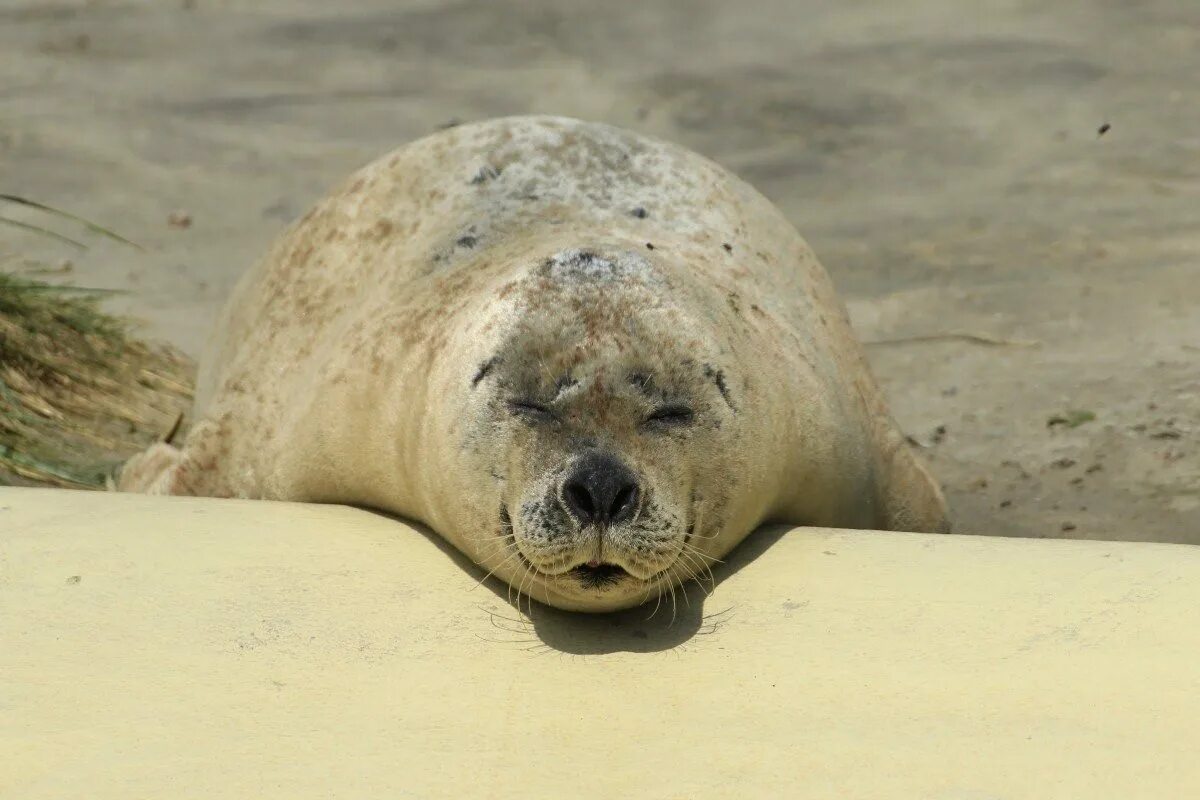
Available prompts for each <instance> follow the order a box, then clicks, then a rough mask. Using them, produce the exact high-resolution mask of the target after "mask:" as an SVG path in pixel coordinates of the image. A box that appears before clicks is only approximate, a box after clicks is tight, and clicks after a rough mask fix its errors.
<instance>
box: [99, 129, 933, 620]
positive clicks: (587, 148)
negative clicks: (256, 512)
mask: <svg viewBox="0 0 1200 800" xmlns="http://www.w3.org/2000/svg"><path fill="white" fill-rule="evenodd" d="M192 419H193V421H194V423H193V425H192V426H191V428H190V430H189V432H188V434H187V436H186V438H185V440H184V441H183V442H182V444H181V445H180V446H179V447H175V446H173V445H170V444H166V443H163V444H159V445H156V446H155V447H153V448H151V449H150V450H148V451H146V452H144V453H142V454H140V455H137V456H135V457H134V458H133V459H131V460H130V461H129V462H128V464H127V465H126V467H125V469H124V470H123V471H122V473H121V475H120V477H119V483H118V488H119V489H121V490H126V491H141V492H150V493H160V494H191V495H208V496H218V497H244V498H262V499H277V500H294V501H308V502H317V503H347V504H353V505H359V506H364V507H368V508H374V509H379V510H382V511H386V512H390V513H393V514H396V515H400V516H402V517H407V518H410V519H413V520H417V521H420V522H422V523H425V524H427V525H428V526H429V527H431V528H432V529H433V530H434V531H436V532H437V533H438V534H439V535H441V536H442V537H444V538H445V539H446V540H447V541H449V542H450V543H452V544H453V545H454V546H455V547H457V548H458V549H459V550H460V551H462V552H463V553H465V554H466V555H467V556H468V557H470V558H471V559H472V560H474V561H475V562H476V563H477V564H479V565H481V566H482V567H483V568H484V569H486V570H489V571H491V572H493V573H495V574H496V575H498V576H499V577H501V578H502V579H504V580H506V581H507V582H508V583H509V585H510V586H511V587H513V588H515V589H516V590H517V593H518V597H520V595H521V594H526V595H528V596H530V597H533V598H535V599H537V600H540V601H542V602H546V603H549V604H551V605H554V606H558V607H560V608H565V609H570V610H579V611H608V610H615V609H619V608H625V607H629V606H633V605H636V604H638V603H641V602H644V601H646V600H648V599H653V598H655V597H658V596H660V595H661V593H663V592H667V591H673V590H674V587H675V586H676V585H677V584H679V583H680V582H681V581H684V580H687V579H688V578H690V577H695V576H696V575H698V574H699V573H700V572H701V571H702V570H705V569H707V568H708V566H709V565H710V564H711V563H712V562H713V561H715V560H716V559H719V558H721V557H722V556H723V555H725V554H726V553H727V552H728V551H729V550H730V549H731V548H733V547H734V546H735V545H736V544H737V543H738V542H739V541H741V540H742V539H743V538H744V537H745V536H746V535H747V534H748V533H749V532H750V531H752V530H753V529H754V528H756V527H757V526H759V525H760V524H762V523H765V522H772V521H773V522H784V523H791V524H796V525H807V526H826V527H848V528H878V529H892V530H909V531H945V530H947V529H948V525H947V518H946V508H945V503H944V500H943V498H942V494H941V491H940V490H939V488H938V486H937V484H936V483H935V481H934V480H933V479H932V478H931V476H930V475H929V473H928V472H927V471H926V469H925V468H924V466H922V464H921V463H920V462H919V461H918V460H917V459H916V458H915V457H914V454H913V453H912V452H911V451H910V449H909V447H908V445H907V443H906V441H905V438H904V436H903V435H902V434H901V433H900V432H899V430H898V429H897V427H896V425H895V423H894V422H893V420H892V418H891V416H890V415H889V412H888V410H887V407H886V405H885V402H884V400H883V398H882V396H881V394H880V391H879V389H878V388H877V386H876V383H875V381H874V380H873V378H872V376H871V373H870V370H869V369H868V366H867V363H866V360H865V358H864V356H863V352H862V349H861V347H860V345H859V344H858V343H857V341H856V340H855V338H854V335H853V333H852V331H851V328H850V324H849V320H848V318H847V315H846V312H845V310H844V308H843V306H842V304H841V303H840V301H839V300H838V298H837V297H836V295H835V294H834V290H833V286H832V284H831V282H830V279H829V277H828V275H827V274H826V272H825V270H824V269H823V268H822V267H821V265H820V264H819V263H818V262H817V260H816V258H815V257H814V256H813V253H812V251H811V250H810V249H809V248H808V246H807V245H806V244H805V242H804V241H803V240H802V239H801V237H800V236H799V234H798V233H797V232H796V231H795V230H794V229H793V228H792V226H791V225H790V224H789V223H788V222H787V220H786V219H784V218H783V216H782V215H781V214H780V213H779V212H778V211H777V210H776V209H775V208H774V207H773V206H772V205H771V204H770V203H769V202H768V201H767V200H766V199H765V198H763V197H762V196H761V195H759V194H758V193H757V192H756V191H754V190H753V189H752V188H751V187H750V186H748V185H747V184H745V183H744V182H742V181H741V180H739V179H738V178H737V177H735V176H734V175H732V174H731V173H729V172H727V171H725V170H724V169H722V168H721V167H719V166H717V165H716V164H714V163H712V162H710V161H708V160H706V159H705V158H702V157H701V156H699V155H696V154H695V153H692V152H690V151H688V150H685V149H683V148H680V147H677V146H674V145H671V144H667V143H665V142H661V141H657V140H654V139H650V138H647V137H644V136H640V135H637V134H634V133H630V132H627V131H623V130H620V129H617V128H613V127H609V126H606V125H601V124H593V123H587V122H581V121H577V120H572V119H565V118H557V117H514V118H505V119H498V120H492V121H487V122H482V123H478V124H471V125H463V126H460V127H456V128H451V129H449V130H445V131H442V132H439V133H437V134H435V135H432V136H429V137H427V138H425V139H421V140H419V141H417V142H415V143H412V144H409V145H407V146H405V147H402V148H401V149H399V150H397V151H395V152H394V153H392V154H391V155H388V156H385V157H384V158H382V159H381V160H379V161H376V162H375V163H373V164H371V165H369V166H367V167H366V168H364V169H362V170H361V171H359V172H358V173H356V174H355V175H353V176H352V177H351V178H350V179H349V180H348V181H347V182H346V183H345V184H344V185H343V186H342V187H341V188H340V189H339V190H337V191H335V192H334V193H333V194H332V195H331V196H330V197H328V198H327V199H325V200H323V201H321V202H320V203H319V204H318V205H317V206H316V207H315V208H313V209H312V210H311V211H310V212H309V213H308V214H307V215H306V216H304V217H303V219H301V220H299V221H298V222H296V223H295V224H293V225H292V226H291V228H290V229H289V230H288V231H286V232H285V234H284V235H283V236H282V237H281V238H280V239H279V240H278V241H277V242H276V243H275V244H274V246H273V247H272V248H271V250H270V251H269V252H268V254H267V255H266V257H265V258H264V259H263V260H262V261H261V262H260V263H259V264H258V265H257V267H255V268H254V269H252V270H251V271H249V272H248V273H247V274H246V275H245V276H244V277H243V278H242V280H241V282H240V283H239V284H238V286H237V288H236V289H235V291H234V293H233V296H232V298H231V300H230V301H229V303H228V305H227V306H226V308H225V310H224V312H223V314H222V316H221V318H220V319H219V321H218V324H217V326H216V332H215V334H214V336H213V339H212V341H211V344H210V347H209V351H208V353H207V354H206V356H205V357H204V358H202V360H201V366H200V373H199V376H198V380H197V392H196V398H195V407H194V410H193V413H192Z"/></svg>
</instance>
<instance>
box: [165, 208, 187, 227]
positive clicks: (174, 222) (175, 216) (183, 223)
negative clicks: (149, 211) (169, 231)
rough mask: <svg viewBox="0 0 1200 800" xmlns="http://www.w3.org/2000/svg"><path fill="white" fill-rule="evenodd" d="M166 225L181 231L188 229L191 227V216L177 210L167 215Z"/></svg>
mask: <svg viewBox="0 0 1200 800" xmlns="http://www.w3.org/2000/svg"><path fill="white" fill-rule="evenodd" d="M167 224H168V225H170V226H171V227H172V228H179V229H181V230H182V229H185V228H190V227H192V215H191V214H189V213H188V212H186V211H183V210H182V209H177V210H175V211H172V212H171V213H170V214H168V215H167Z"/></svg>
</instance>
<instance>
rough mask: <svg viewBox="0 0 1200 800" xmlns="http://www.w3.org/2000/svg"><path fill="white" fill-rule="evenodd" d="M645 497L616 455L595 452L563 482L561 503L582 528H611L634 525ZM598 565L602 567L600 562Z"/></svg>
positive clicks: (577, 465) (578, 465)
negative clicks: (630, 523)
mask: <svg viewBox="0 0 1200 800" xmlns="http://www.w3.org/2000/svg"><path fill="white" fill-rule="evenodd" d="M641 495H642V492H641V488H640V487H639V486H638V480H637V476H636V475H634V474H633V470H631V469H629V467H627V466H625V465H624V464H623V463H622V462H621V461H620V460H619V459H617V458H616V457H615V456H613V455H610V454H608V453H603V452H591V453H588V454H587V455H585V456H584V457H583V458H581V459H579V461H578V462H576V464H575V466H574V467H573V468H572V469H571V471H570V472H569V473H568V474H567V477H566V479H564V480H563V482H562V486H561V488H560V490H559V501H560V502H561V503H562V506H563V508H565V509H566V511H567V513H569V514H570V515H571V516H572V517H574V518H575V520H576V521H577V522H578V523H579V524H580V526H581V527H588V526H593V525H594V526H597V527H600V528H608V527H611V526H613V525H619V524H621V523H627V522H632V521H633V520H634V519H635V518H636V517H637V515H638V511H639V509H640V506H641ZM588 566H589V567H591V564H590V563H589V564H588ZM596 566H597V567H599V566H601V565H600V564H599V562H597V564H596Z"/></svg>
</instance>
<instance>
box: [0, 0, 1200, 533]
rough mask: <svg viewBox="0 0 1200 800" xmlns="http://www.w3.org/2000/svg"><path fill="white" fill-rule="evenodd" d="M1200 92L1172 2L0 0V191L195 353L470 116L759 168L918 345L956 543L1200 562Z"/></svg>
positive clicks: (787, 207) (876, 359)
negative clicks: (411, 151)
mask: <svg viewBox="0 0 1200 800" xmlns="http://www.w3.org/2000/svg"><path fill="white" fill-rule="evenodd" d="M1198 74H1200V7H1197V6H1193V5H1192V4H1188V3H1185V2H1181V0H1173V1H1171V0H1149V2H1144V3H1138V4H1136V5H1135V4H1128V3H1121V2H1116V1H1115V0H1105V1H1104V2H1098V1H1097V0H1066V1H1062V0H1060V1H1057V2H1052V3H1042V4H1034V3H1028V2H1017V1H1016V0H1009V1H1007V2H1001V1H997V2H988V3H971V4H964V3H955V2H952V1H951V0H895V1H894V2H883V1H882V0H880V1H879V2H871V3H867V2H856V3H841V4H837V3H818V2H807V1H806V2H794V1H792V2H788V1H787V0H743V1H742V2H737V3H728V2H716V1H715V0H714V1H712V2H707V1H705V2H683V0H668V1H666V2H638V3H632V2H628V3H627V2H620V3H618V2H610V3H582V2H574V3H572V2H567V1H566V0H537V1H533V0H531V1H529V2H499V1H497V0H469V1H467V2H457V3H451V2H394V0H386V1H385V0H359V1H357V2H339V3H331V2H327V0H320V1H319V2H318V1H317V0H306V1H303V2H301V1H298V0H289V1H287V2H284V1H283V0H253V2H250V1H249V0H245V1H242V2H233V1H229V2H218V1H217V0H188V1H187V2H184V0H180V1H179V2H169V1H168V0H154V1H153V2H102V1H98V2H52V1H51V0H27V1H25V2H17V1H14V0H3V2H0V187H3V189H5V190H6V191H16V192H19V193H22V194H25V195H27V196H31V197H35V198H37V199H39V200H42V201H45V202H49V203H53V204H56V205H59V206H62V207H64V208H68V209H70V210H73V211H76V212H79V213H82V214H85V215H87V216H89V217H91V218H94V219H96V220H98V221H101V222H103V223H105V224H108V225H110V226H113V227H115V228H117V229H118V230H120V231H121V232H122V233H123V234H125V235H127V236H129V237H131V238H133V239H135V240H136V241H138V242H140V243H141V244H143V245H144V246H145V247H146V252H145V253H138V252H136V251H132V250H130V249H128V248H123V247H120V246H118V245H114V244H106V243H104V242H100V241H95V242H93V246H92V247H91V249H89V250H88V251H87V252H83V253H75V252H72V251H70V250H67V249H63V248H60V247H59V246H56V245H50V244H49V243H46V242H43V241H39V240H35V239H30V238H24V237H22V236H20V235H17V234H15V233H13V232H12V231H9V230H4V231H0V257H3V256H4V255H5V254H9V255H11V254H13V253H17V252H25V253H29V252H32V253H35V254H37V255H41V256H44V257H46V258H48V259H51V260H60V259H64V258H66V259H70V261H71V269H70V272H68V273H66V274H64V275H63V279H66V280H71V281H74V282H77V283H80V284H83V285H89V286H99V287H107V288H116V289H122V290H125V291H127V292H128V294H126V295H124V296H122V297H121V298H120V299H118V300H117V301H116V302H114V303H113V304H112V307H113V308H116V309H118V310H122V311H128V312H132V313H134V314H136V315H137V316H139V317H141V318H143V319H145V320H146V323H147V331H148V333H149V334H150V335H152V336H156V337H160V338H162V339H165V340H168V341H170V342H172V343H175V344H177V345H178V346H180V347H182V348H184V349H185V350H186V351H188V352H191V353H197V352H198V351H199V349H200V347H201V344H202V341H203V338H204V335H205V331H206V328H207V326H208V325H209V322H210V319H211V318H212V316H213V314H214V313H215V311H216V309H217V308H218V306H219V304H220V302H221V299H222V297H223V296H224V294H225V293H226V291H227V290H228V289H229V287H230V286H231V284H232V283H233V281H234V280H235V279H236V277H237V276H238V274H239V273H240V272H241V271H242V270H244V269H245V268H246V267H247V266H248V265H249V264H250V263H251V262H252V261H253V260H254V259H255V258H257V257H258V255H259V254H260V253H261V252H262V251H263V250H264V249H265V247H266V245H267V244H268V242H269V241H270V240H271V238H272V237H274V236H275V235H276V234H277V233H278V232H279V230H280V229H281V228H282V226H284V225H285V224H286V223H287V222H288V221H289V220H291V219H293V218H295V217H297V216H299V215H300V214H302V213H303V211H304V210H305V209H306V207H307V206H308V205H309V204H310V203H311V202H313V201H314V200H315V199H316V198H318V197H319V196H320V195H321V194H322V193H323V192H324V191H325V190H326V189H327V188H328V187H329V186H331V185H332V184H334V183H335V182H337V181H338V180H340V179H341V178H342V177H343V176H344V175H345V174H346V173H347V172H349V171H350V170H352V169H354V168H355V167H357V166H359V165H360V164H362V163H364V162H366V161H368V160H370V159H372V158H374V157H375V156H377V155H379V154H381V153H383V152H385V151H387V150H389V149H391V148H392V147H394V146H396V145H397V144H399V143H402V142H404V141H406V140H409V139H411V138H414V137H417V136H420V135H423V134H426V133H428V132H431V131H433V130H435V129H436V128H437V127H438V126H440V125H444V124H447V123H449V122H452V121H454V120H460V121H463V120H473V119H479V118H483V117H488V116H496V115H503V114H514V113H526V112H546V113H557V114H566V115H572V116H579V117H584V118H590V119H597V120H603V121H607V122H611V123H615V124H618V125H622V126H626V127H629V128H632V129H635V130H639V131H642V132H645V133H649V134H652V135H656V136H660V137H665V138H669V139H672V140H675V141H677V142H680V143H682V144H684V145H687V146H689V147H692V148H694V149H696V150H698V151H700V152H703V153H705V154H706V155H709V156H711V157H712V158H715V159H716V160H718V161H720V162H722V163H724V164H726V165H727V166H729V167H731V168H733V169H734V170H736V171H737V172H739V173H740V174H741V175H743V176H744V177H745V178H747V179H748V180H750V181H751V182H752V183H754V184H755V185H756V186H758V187H759V188H760V189H761V190H762V191H763V192H764V193H765V194H766V195H768V196H769V197H770V198H771V199H772V200H774V201H775V202H776V203H778V204H779V206H780V207H781V208H783V209H784V211H785V212H786V213H787V214H788V216H789V217H790V218H791V219H792V220H793V221H794V222H795V224H796V225H797V227H798V228H799V229H800V230H801V232H802V233H803V234H804V235H805V236H806V238H808V240H809V241H810V242H811V243H812V245H813V246H814V248H815V249H816V251H817V253H818V255H819V256H820V258H821V259H822V261H823V262H824V263H825V264H826V266H827V267H828V268H829V270H830V271H831V273H832V274H833V276H834V279H835V281H836V282H837V284H838V286H839V287H840V289H841V291H842V293H843V295H844V297H845V298H846V300H847V302H848V305H849V306H850V308H851V313H852V315H853V318H854V320H855V324H856V326H857V328H858V330H859V332H860V334H861V335H862V337H863V338H864V339H866V340H868V341H875V342H879V341H884V342H887V341H891V340H896V339H900V340H902V341H899V342H893V343H883V344H876V345H872V346H871V348H870V353H871V357H872V361H873V363H874V366H875V368H876V370H877V372H878V374H879V376H880V378H881V380H882V382H883V384H884V387H885V390H886V391H887V393H888V395H889V396H890V398H891V400H892V403H893V406H894V409H895V412H896V415H897V417H898V418H899V420H900V422H901V425H902V426H903V427H904V429H905V430H906V431H907V432H909V434H910V435H911V436H912V437H913V439H914V440H915V441H917V442H918V443H920V444H921V445H922V446H923V447H924V448H925V451H926V453H927V455H928V457H929V458H930V460H931V461H932V463H933V466H934V468H935V470H936V471H937V473H938V475H939V476H940V477H941V478H942V479H943V481H944V483H945V485H946V488H947V493H948V496H949V498H950V501H951V504H952V506H953V510H954V517H955V521H956V524H957V527H958V530H960V531H978V532H987V533H996V534H1007V535H1021V536H1036V537H1084V538H1101V539H1102V538H1140V539H1148V540H1160V541H1190V542H1200V451H1198V449H1197V446H1196V444H1197V435H1198V434H1200V371H1198V369H1197V361H1198V359H1200V350H1198V349H1197V347H1198V346H1200V314H1197V313H1196V311H1195V309H1196V307H1197V305H1198V303H1200V257H1198V254H1200V228H1198V227H1197V224H1196V213H1195V210H1196V207H1197V193H1198V191H1200V133H1198V131H1200V83H1198V82H1197V81H1196V80H1195V76H1196V75H1198ZM1105 124H1107V125H1108V126H1110V127H1108V129H1107V130H1106V132H1105V133H1104V134H1103V135H1100V134H1099V133H1098V132H1099V130H1100V128H1101V127H1102V126H1103V125H1105ZM14 213H15V212H14ZM172 223H174V224H172ZM4 263H6V264H8V265H9V266H10V267H19V266H20V265H19V263H18V262H16V261H11V260H10V261H7V262H4ZM964 332H965V333H969V334H972V335H976V336H983V337H985V338H992V339H996V340H999V341H1001V342H1002V343H1000V344H994V343H987V342H986V341H981V340H979V339H970V338H954V337H946V336H945V335H946V334H957V333H964ZM913 337H916V338H915V339H914V338H913ZM924 337H933V338H932V339H928V338H924ZM1030 342H1032V343H1035V344H1034V346H1023V345H1026V344H1028V343H1030ZM1072 411H1087V412H1090V413H1091V414H1094V416H1095V419H1094V420H1091V421H1086V422H1082V424H1078V425H1077V426H1075V427H1072V426H1071V425H1069V424H1054V425H1051V424H1049V421H1050V420H1051V419H1054V418H1056V417H1061V416H1066V417H1070V418H1071V419H1072V421H1079V420H1081V419H1083V418H1084V417H1086V416H1087V415H1086V414H1077V415H1074V416H1073V417H1072V415H1071V414H1070V412H1072Z"/></svg>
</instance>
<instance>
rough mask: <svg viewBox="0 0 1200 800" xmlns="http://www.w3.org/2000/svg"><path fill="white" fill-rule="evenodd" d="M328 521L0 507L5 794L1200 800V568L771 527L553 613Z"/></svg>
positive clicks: (1176, 552) (173, 507) (1084, 546)
mask: <svg viewBox="0 0 1200 800" xmlns="http://www.w3.org/2000/svg"><path fill="white" fill-rule="evenodd" d="M477 580H478V574H477V573H476V572H474V571H471V570H469V569H467V568H466V567H465V565H463V564H462V563H461V561H460V560H458V559H457V557H456V556H455V555H454V554H452V553H449V552H446V551H445V550H444V549H443V548H442V547H440V545H439V543H437V542H436V541H435V540H433V539H431V538H430V537H429V536H428V535H425V534H423V533H422V532H421V531H419V530H417V529H414V528H412V527H409V526H407V525H404V524H402V523H399V522H395V521H392V520H389V519H386V518H382V517H379V516H375V515H372V514H370V513H367V512H364V511H359V510H354V509H349V508H341V507H332V506H299V505H288V504H269V503H253V502H240V501H212V500H198V499H188V498H147V497H138V496H117V495H104V494H90V493H82V492H80V493H71V492H57V491H48V490H17V489H7V490H0V797H3V798H5V800H7V799H8V798H67V797H88V798H97V799H100V798H114V799H117V798H119V799H120V800H128V799H129V798H138V797H154V798H168V797H169V798H190V797H196V798H201V797H203V798H207V799H210V800H217V799H218V798H250V797H253V798H310V797H311V798H318V797H319V798H326V797H346V798H365V797H384V796H386V797H389V798H398V797H418V798H425V797H528V798H542V797H545V798H558V797H618V796H619V797H631V798H641V797H654V798H710V797H738V798H746V797H771V798H809V797H811V798H945V799H947V800H949V799H954V800H967V798H970V799H971V800H981V799H982V798H1057V797H1062V798H1089V799H1094V798H1105V797H1112V798H1122V799H1125V798H1137V797H1154V798H1177V797H1178V798H1183V797H1195V796H1200V767H1198V765H1197V761H1198V760H1200V759H1198V757H1197V756H1198V749H1200V744H1198V743H1200V670H1198V669H1197V666H1196V661H1197V655H1198V654H1200V615H1198V613H1197V612H1198V611H1200V549H1196V548H1190V547H1186V546H1181V545H1155V544H1122V543H1108V542H1070V541H1041V540H1013V539H998V538H977V537H966V536H926V535H915V534H892V533H864V532H853V531H827V530H793V531H782V530H767V531H762V532H760V533H759V534H757V535H756V536H755V537H754V538H753V539H752V540H751V541H749V542H748V543H747V545H746V546H745V547H743V548H742V550H740V551H739V552H738V553H736V554H735V557H734V558H732V559H731V560H730V563H729V564H728V565H726V566H725V567H723V568H722V569H721V570H720V571H718V574H717V581H716V582H717V585H716V588H715V591H713V593H712V595H711V596H710V597H707V598H706V597H705V596H704V594H703V593H702V592H700V591H698V590H696V591H693V592H691V593H689V595H688V597H687V599H686V601H685V599H684V598H682V597H681V598H678V600H677V603H676V607H675V608H674V609H672V608H671V605H670V603H669V602H668V603H664V604H663V606H661V607H660V608H659V609H658V612H657V614H655V615H654V616H653V617H651V618H649V619H647V616H648V615H649V611H650V609H649V608H644V609H639V610H635V611H632V612H627V613H624V614H621V615H617V616H615V617H584V616H573V615H570V614H565V613H560V612H556V611H553V610H550V609H546V608H543V607H535V608H534V609H533V615H532V621H531V622H528V621H524V618H523V617H522V616H520V615H518V613H517V611H516V610H515V609H514V608H513V606H512V605H511V604H510V603H508V602H507V601H506V599H505V591H504V589H503V588H502V587H493V586H490V585H487V584H485V585H482V586H478V585H477Z"/></svg>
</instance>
